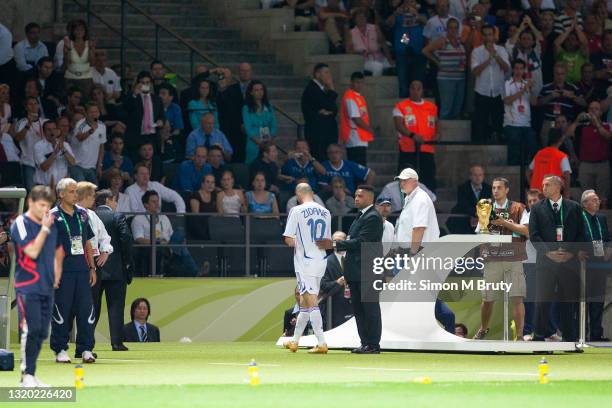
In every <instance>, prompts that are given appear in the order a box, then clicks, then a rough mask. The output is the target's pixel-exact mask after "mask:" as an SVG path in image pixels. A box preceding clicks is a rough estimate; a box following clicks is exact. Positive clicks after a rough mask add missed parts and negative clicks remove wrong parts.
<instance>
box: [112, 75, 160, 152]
mask: <svg viewBox="0 0 612 408" xmlns="http://www.w3.org/2000/svg"><path fill="white" fill-rule="evenodd" d="M123 108H124V110H125V115H126V126H127V130H126V138H125V147H126V150H127V151H128V153H129V154H130V157H132V158H133V159H134V160H136V159H137V155H138V148H139V147H140V146H141V145H142V144H143V143H145V142H150V143H152V144H153V146H154V147H155V151H156V152H157V153H158V154H159V152H160V147H161V146H160V140H159V137H158V131H159V130H160V129H161V127H162V126H163V125H164V121H165V120H166V119H165V114H164V105H163V103H162V101H161V99H160V97H159V96H157V95H155V93H154V92H153V78H152V77H151V74H150V73H149V72H147V71H142V72H140V73H139V74H138V77H137V79H136V85H134V89H133V90H132V94H131V95H128V96H127V97H126V98H125V100H124V101H123Z"/></svg>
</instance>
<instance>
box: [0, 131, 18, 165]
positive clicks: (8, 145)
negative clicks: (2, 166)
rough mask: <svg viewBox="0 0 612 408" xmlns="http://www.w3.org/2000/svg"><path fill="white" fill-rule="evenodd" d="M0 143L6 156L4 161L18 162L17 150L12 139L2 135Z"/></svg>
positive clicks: (5, 134)
mask: <svg viewBox="0 0 612 408" xmlns="http://www.w3.org/2000/svg"><path fill="white" fill-rule="evenodd" d="M0 143H2V147H3V148H4V153H5V154H6V161H9V162H18V161H19V149H18V148H17V146H16V145H15V141H14V140H13V137H12V136H11V135H9V134H8V133H3V134H2V139H0Z"/></svg>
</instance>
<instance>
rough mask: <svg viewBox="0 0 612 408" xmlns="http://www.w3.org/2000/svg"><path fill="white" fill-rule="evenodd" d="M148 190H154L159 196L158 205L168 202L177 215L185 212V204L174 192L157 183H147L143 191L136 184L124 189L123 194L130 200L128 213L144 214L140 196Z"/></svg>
mask: <svg viewBox="0 0 612 408" xmlns="http://www.w3.org/2000/svg"><path fill="white" fill-rule="evenodd" d="M148 190H154V191H156V192H157V194H159V201H160V205H161V204H162V202H163V201H170V202H172V203H174V206H175V207H176V212H177V213H184V212H185V202H184V201H183V199H182V198H181V196H180V195H179V193H177V192H176V191H174V190H172V189H169V188H168V187H166V186H164V185H163V184H161V183H158V182H157V181H149V184H148V185H147V186H146V188H145V189H142V188H140V186H139V185H138V184H136V183H134V184H132V185H131V186H129V187H128V188H126V189H125V194H127V196H128V197H129V198H130V211H131V212H135V213H136V212H146V211H145V208H144V204H142V196H143V195H144V193H146V192H147V191H148Z"/></svg>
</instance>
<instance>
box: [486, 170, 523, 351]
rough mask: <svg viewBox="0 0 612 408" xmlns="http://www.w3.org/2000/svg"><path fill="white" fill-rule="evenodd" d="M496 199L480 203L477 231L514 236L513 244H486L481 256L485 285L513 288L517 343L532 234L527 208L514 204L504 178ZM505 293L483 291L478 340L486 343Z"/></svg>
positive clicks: (498, 181) (494, 187)
mask: <svg viewBox="0 0 612 408" xmlns="http://www.w3.org/2000/svg"><path fill="white" fill-rule="evenodd" d="M491 187H492V191H493V199H494V201H493V202H491V200H487V199H484V200H480V201H479V202H478V204H477V205H476V214H477V215H478V222H479V223H478V226H477V227H476V232H477V233H478V232H480V233H484V234H486V233H489V234H495V235H512V243H511V244H486V245H482V246H481V248H480V256H481V257H483V258H484V265H485V268H484V280H485V283H487V284H488V283H497V282H505V283H507V284H508V283H511V284H512V286H510V289H509V296H510V300H511V301H512V316H513V318H514V323H515V325H516V333H517V336H516V340H523V336H522V334H523V324H524V321H525V307H524V305H523V299H524V297H525V294H526V292H527V287H526V284H525V273H524V272H523V265H522V261H524V260H525V259H527V252H526V250H525V240H526V237H527V236H528V235H529V231H528V227H527V226H526V225H521V223H520V221H521V218H522V216H523V211H524V210H525V206H524V205H523V204H521V203H520V202H516V201H510V200H509V199H508V192H509V191H510V182H509V181H508V180H507V179H505V178H503V177H497V178H495V179H493V184H492V186H491ZM502 296H503V294H502V292H501V291H498V290H490V289H485V290H483V292H482V304H481V306H480V317H481V323H480V328H479V329H478V331H477V332H476V335H475V336H474V339H476V340H482V339H484V338H485V336H486V335H487V333H488V331H489V321H490V320H491V314H492V313H493V305H494V303H495V301H496V300H498V299H499V298H500V297H502Z"/></svg>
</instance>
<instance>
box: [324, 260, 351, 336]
mask: <svg viewBox="0 0 612 408" xmlns="http://www.w3.org/2000/svg"><path fill="white" fill-rule="evenodd" d="M343 274H344V271H343V270H342V266H341V265H340V262H339V261H338V257H337V256H336V255H335V254H331V255H330V256H329V257H328V258H327V268H326V269H325V275H323V278H321V296H322V297H321V300H320V301H319V307H320V308H321V310H324V309H325V312H326V316H327V307H323V306H327V302H328V298H329V297H331V306H332V327H326V328H327V330H329V329H332V328H334V327H337V326H339V325H341V324H342V323H344V322H345V321H347V320H348V319H349V318H350V317H351V316H352V314H353V307H352V305H351V300H350V299H347V298H345V297H344V287H343V286H340V285H339V284H338V282H336V280H338V279H340V277H342V276H343ZM325 322H327V318H326V319H325Z"/></svg>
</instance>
